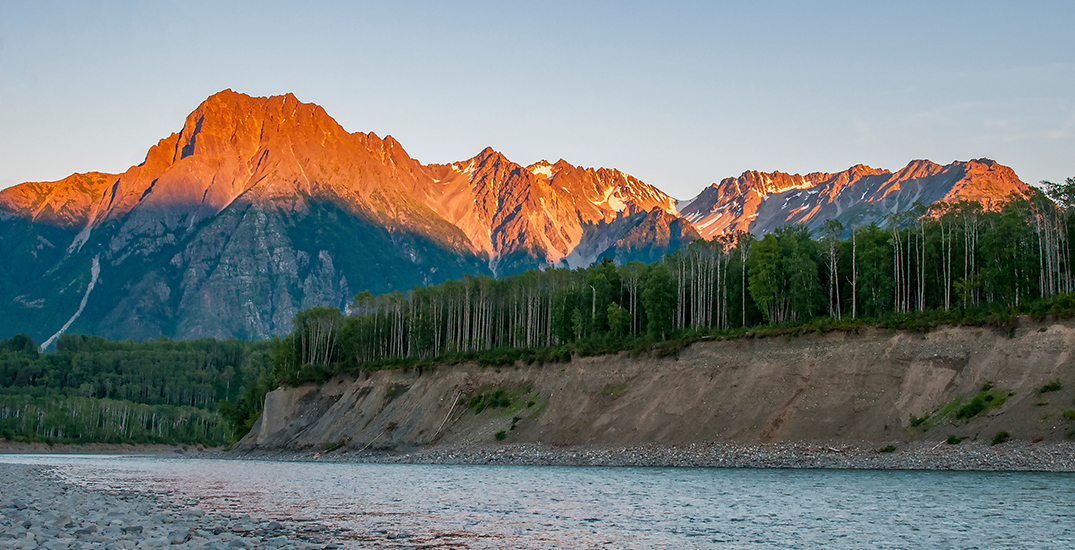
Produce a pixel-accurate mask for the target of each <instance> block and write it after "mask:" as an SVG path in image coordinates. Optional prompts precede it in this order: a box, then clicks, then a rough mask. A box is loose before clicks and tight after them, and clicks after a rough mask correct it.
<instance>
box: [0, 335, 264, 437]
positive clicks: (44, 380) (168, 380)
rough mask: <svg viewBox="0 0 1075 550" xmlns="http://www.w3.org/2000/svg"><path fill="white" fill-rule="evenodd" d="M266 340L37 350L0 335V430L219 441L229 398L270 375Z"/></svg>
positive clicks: (65, 345) (81, 341) (92, 341)
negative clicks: (50, 351)
mask: <svg viewBox="0 0 1075 550" xmlns="http://www.w3.org/2000/svg"><path fill="white" fill-rule="evenodd" d="M272 345H273V344H272V343H271V342H262V343H251V342H244V341H240V340H228V341H225V342H218V341H216V340H211V339H205V340H196V341H190V342H178V341H171V340H167V339H160V340H155V341H147V342H133V341H123V342H110V341H108V340H105V339H103V338H99V337H95V336H74V335H63V336H61V337H60V339H59V341H58V343H57V346H56V351H54V352H52V353H40V352H39V350H38V346H37V344H36V343H34V342H33V341H32V340H31V339H30V338H28V337H26V336H21V335H20V336H15V337H14V338H11V339H9V340H0V437H3V438H5V439H12V440H24V441H50V442H52V441H60V442H110V443H119V442H125V443H185V444H203V445H220V444H222V443H224V442H225V441H226V440H227V439H228V438H229V437H230V436H231V435H232V434H233V433H234V426H233V425H231V424H229V423H228V422H227V421H226V420H228V419H229V418H230V417H229V415H230V414H234V412H233V411H234V409H235V407H234V405H232V403H234V402H237V401H239V398H240V397H241V396H242V395H243V394H244V393H245V392H246V391H247V388H248V387H255V386H256V382H257V381H258V380H259V379H261V378H265V377H268V373H269V372H270V371H271V354H270V353H269V352H270V350H271V347H272ZM225 417H228V418H225Z"/></svg>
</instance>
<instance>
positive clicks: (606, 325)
mask: <svg viewBox="0 0 1075 550" xmlns="http://www.w3.org/2000/svg"><path fill="white" fill-rule="evenodd" d="M990 206H991V208H986V207H984V206H983V205H982V204H980V203H977V202H967V201H964V202H959V203H935V204H933V205H930V206H929V207H925V206H921V205H918V206H916V208H915V209H914V210H912V211H908V212H899V213H894V214H891V215H890V216H888V218H887V219H886V222H885V224H883V225H879V224H868V225H854V224H850V225H847V226H845V225H843V224H841V223H839V222H837V221H835V220H830V221H828V222H827V223H825V225H824V226H823V227H822V228H821V230H820V231H818V232H817V234H814V235H811V233H810V232H809V231H808V230H807V228H805V227H803V226H785V227H782V228H780V229H778V230H777V231H775V232H774V233H771V234H767V235H764V236H763V237H761V238H757V237H755V236H753V235H750V234H748V233H744V232H740V233H737V234H732V235H725V236H720V237H716V238H714V239H712V240H697V241H694V242H693V243H691V244H690V245H689V246H687V247H684V248H682V249H680V250H679V251H677V252H675V253H673V254H670V255H668V256H666V257H665V259H664V260H663V261H660V262H656V263H653V264H649V265H644V264H641V263H637V262H633V263H628V264H626V265H619V266H617V265H615V264H613V263H612V262H611V261H609V260H607V259H605V260H602V261H600V262H597V263H595V264H593V265H591V266H590V267H588V268H580V269H575V270H569V269H559V268H557V269H545V270H534V271H528V272H524V273H521V274H518V275H512V276H509V277H503V278H499V279H493V278H489V277H467V278H464V279H463V280H459V281H449V282H446V283H443V284H440V285H436V286H430V287H425V288H415V289H413V290H411V291H409V292H408V293H406V294H404V293H402V292H398V291H397V292H394V293H391V294H386V295H381V296H373V295H371V294H369V293H362V294H359V295H358V296H356V297H355V301H354V304H353V306H352V307H351V308H350V311H349V312H348V313H349V314H348V315H344V314H343V313H341V312H340V311H339V310H336V309H334V308H323V307H321V308H312V309H309V310H306V311H303V312H301V313H300V314H299V315H297V316H296V317H295V320H294V330H293V332H292V333H291V334H290V335H289V336H288V337H287V338H286V339H284V340H282V341H281V342H280V343H279V344H278V345H277V346H276V347H275V348H274V355H275V362H274V365H275V369H276V370H275V372H274V375H273V378H274V379H275V380H278V381H282V382H286V383H289V384H298V383H303V382H311V381H313V382H319V381H323V380H325V379H327V378H328V377H330V376H332V375H333V374H335V373H338V372H341V371H348V370H356V369H375V368H394V367H418V368H423V367H429V366H433V365H436V364H444V363H447V364H451V363H456V362H461V361H478V362H479V363H481V364H486V365H503V364H509V363H512V362H514V361H517V360H525V361H539V362H556V361H566V360H569V359H570V357H571V356H572V355H573V354H580V355H595V354H605V353H615V352H619V351H624V350H628V351H631V352H635V353H638V352H644V351H655V352H657V353H666V354H667V353H676V352H677V351H678V349H680V348H682V347H683V346H685V345H687V344H689V343H691V342H694V341H698V340H701V339H712V338H729V337H744V336H754V335H758V334H762V333H766V332H769V333H772V332H777V333H783V332H787V333H798V332H802V331H805V330H811V331H821V332H823V331H828V330H854V328H855V327H857V326H862V325H882V326H886V327H891V328H904V329H912V330H929V329H931V328H933V327H936V326H937V325H940V324H994V325H1006V324H1009V323H1010V322H1011V321H1012V320H1013V319H1014V318H1015V316H1016V315H1020V314H1031V315H1038V316H1044V315H1049V314H1052V315H1062V316H1068V315H1070V314H1071V313H1072V312H1073V311H1075V299H1073V294H1072V292H1073V291H1075V278H1073V274H1072V267H1071V256H1072V242H1071V239H1070V238H1069V236H1070V235H1071V234H1072V231H1073V230H1075V216H1073V214H1075V178H1069V179H1068V180H1067V181H1066V182H1065V183H1063V184H1051V183H1048V182H1046V183H1045V191H1044V192H1041V191H1037V190H1033V191H1031V193H1030V194H1028V195H1025V196H1023V195H1013V196H1011V197H1008V198H1007V199H1006V200H1005V201H1003V202H1002V203H1000V204H993V205H990ZM251 398H252V402H251V404H253V403H254V402H258V398H257V392H254V395H251ZM248 410H249V411H250V412H251V414H255V415H256V411H255V409H254V407H249V408H248ZM248 423H249V421H248Z"/></svg>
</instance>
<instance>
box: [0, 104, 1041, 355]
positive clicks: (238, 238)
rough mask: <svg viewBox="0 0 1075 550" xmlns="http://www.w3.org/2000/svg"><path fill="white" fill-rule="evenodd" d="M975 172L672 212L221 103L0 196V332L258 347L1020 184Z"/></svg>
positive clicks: (979, 166) (587, 183)
mask: <svg viewBox="0 0 1075 550" xmlns="http://www.w3.org/2000/svg"><path fill="white" fill-rule="evenodd" d="M1025 188H1026V186H1025V185H1024V184H1022V182H1020V181H1019V179H1018V178H1017V177H1016V176H1015V174H1014V173H1013V172H1012V171H1011V169H1009V168H1007V167H1004V166H1001V165H999V164H997V163H995V162H993V161H988V160H979V161H970V162H956V163H953V164H950V165H948V166H939V165H936V164H933V163H930V162H928V161H915V162H913V163H911V164H910V165H908V166H907V167H906V168H904V169H903V170H900V171H899V172H896V173H895V174H892V173H889V172H886V171H882V170H875V169H871V168H868V167H865V166H855V167H852V168H851V169H849V170H847V171H845V172H841V173H838V174H820V173H819V174H808V175H806V176H790V175H787V174H781V173H771V174H763V173H758V172H747V173H745V174H743V175H742V176H740V177H739V178H734V179H733V178H729V179H726V180H724V181H722V182H721V183H719V184H714V185H713V186H711V187H709V188H707V189H705V190H704V191H703V192H702V193H701V194H700V195H699V196H698V197H696V198H695V199H694V200H692V201H691V202H690V203H689V205H687V206H683V205H679V206H682V211H679V210H677V204H678V203H677V201H676V200H674V199H673V198H671V197H669V196H668V195H667V194H665V193H663V192H661V191H660V190H659V189H657V188H656V187H653V186H651V185H648V184H646V183H644V182H642V181H639V180H638V179H637V178H635V177H633V176H630V175H628V174H625V173H623V172H620V171H619V170H614V169H606V168H601V169H593V168H582V167H578V166H573V165H571V164H570V163H568V162H566V161H564V160H559V161H557V162H556V163H550V162H547V161H541V162H537V163H535V164H532V165H530V166H522V165H520V164H517V163H515V162H512V161H511V160H509V159H507V158H506V157H505V156H504V155H502V154H500V153H498V152H496V151H494V150H493V149H492V148H487V149H485V150H483V151H481V152H480V153H478V155H476V156H475V157H473V158H471V159H467V160H464V161H459V162H455V163H450V164H440V165H423V164H421V163H419V162H418V161H416V160H414V159H412V158H411V157H410V156H409V155H408V154H407V152H406V151H405V150H404V149H403V147H402V145H400V144H399V143H398V142H397V141H396V140H395V139H393V138H392V137H391V136H387V137H384V138H381V137H379V136H377V135H375V134H373V133H368V134H366V133H361V132H356V133H349V132H347V131H346V130H344V129H343V127H341V126H340V125H339V124H337V123H336V121H335V120H333V119H332V118H331V117H330V116H329V115H328V114H327V113H326V112H325V111H324V109H322V108H321V107H319V106H317V105H313V104H309V103H302V102H300V101H299V100H298V99H296V98H295V96H293V95H291V94H288V95H284V96H274V97H268V98H264V97H260V98H259V97H250V96H247V95H243V94H239V93H235V92H232V91H231V90H225V91H223V92H220V93H218V94H215V95H213V96H212V97H210V98H209V99H207V100H206V101H205V102H204V103H202V104H201V105H200V106H198V108H197V109H195V110H194V112H192V113H191V114H190V115H189V116H188V117H187V119H186V121H185V123H184V124H183V128H182V129H181V130H180V131H179V132H177V133H174V134H172V135H170V136H168V137H166V138H164V139H162V140H160V142H158V143H157V144H156V145H155V146H153V147H151V148H150V149H149V152H148V153H147V154H146V159H145V161H144V162H143V163H141V164H139V165H138V166H133V167H131V168H130V169H128V170H127V171H126V172H124V173H122V174H103V173H97V172H90V173H86V174H74V175H72V176H70V177H68V178H65V179H63V180H61V181H58V182H42V183H24V184H22V185H18V186H15V187H12V188H9V189H5V190H3V191H0V336H2V335H11V334H14V333H18V332H25V333H28V334H30V335H31V336H33V337H34V338H35V339H36V340H38V341H43V340H45V339H46V338H48V337H49V336H51V335H52V334H53V333H54V332H55V331H56V330H57V329H58V328H59V327H61V326H63V325H64V323H65V321H67V320H68V319H70V317H71V315H72V314H73V312H75V311H77V310H78V308H79V306H80V302H81V300H82V298H83V297H84V296H86V290H87V288H89V281H90V279H91V266H92V265H93V260H94V258H97V259H98V260H99V280H98V282H97V284H96V285H95V286H94V288H93V291H92V292H91V293H90V295H89V297H88V298H87V304H86V307H85V308H84V309H83V311H82V313H81V315H80V316H79V318H78V319H76V320H75V321H74V322H73V324H72V325H71V327H70V330H72V331H76V332H81V333H93V334H100V335H103V336H107V337H111V338H139V339H141V338H155V337H157V336H161V335H165V336H169V337H174V338H198V337H208V336H211V337H217V338H227V337H241V338H267V337H271V336H273V335H283V334H286V333H287V332H289V331H290V322H291V318H292V317H293V316H294V314H295V313H296V312H297V311H299V310H300V309H303V308H307V307H310V306H314V305H332V306H335V307H340V308H343V309H346V307H347V306H348V304H349V302H350V300H351V298H352V297H353V296H354V295H355V294H356V293H358V292H361V291H364V290H369V291H371V292H373V293H375V294H377V293H383V292H391V291H394V290H402V291H406V290H408V289H410V288H412V287H414V286H417V285H427V284H430V283H437V282H440V281H444V280H448V279H455V278H460V277H462V276H463V275H465V274H470V275H479V274H489V275H506V274H510V273H515V272H519V271H522V270H525V269H531V268H542V267H549V266H562V267H577V266H584V265H588V264H589V263H591V262H593V261H596V260H598V259H600V258H606V257H607V258H612V259H614V260H615V261H617V262H627V261H632V260H641V261H654V260H658V259H660V258H661V257H663V255H664V254H666V253H668V252H670V251H673V250H675V249H677V248H679V247H680V246H682V245H683V244H686V243H688V242H690V241H691V240H693V239H696V238H698V237H699V236H705V237H709V236H712V235H716V234H719V233H722V232H726V231H731V230H736V229H747V230H751V231H753V232H755V233H756V234H760V233H764V232H766V231H769V230H771V229H773V228H775V227H777V226H779V225H782V224H784V223H796V222H802V223H807V224H808V225H810V226H811V227H815V226H817V225H819V224H820V223H822V221H823V220H824V219H827V218H833V217H835V218H837V219H840V220H843V221H854V222H856V223H867V222H869V221H876V220H878V219H880V217H881V216H882V215H883V214H885V213H888V212H894V211H898V210H902V209H906V208H908V207H909V206H910V205H912V204H913V203H914V202H915V201H920V202H922V203H924V204H929V203H931V202H933V201H936V200H942V199H943V200H957V199H975V200H982V201H984V202H986V203H990V202H991V201H995V200H999V199H1001V198H1003V197H1005V196H1007V195H1008V194H1009V193H1010V192H1012V191H1018V190H1023V189H1025Z"/></svg>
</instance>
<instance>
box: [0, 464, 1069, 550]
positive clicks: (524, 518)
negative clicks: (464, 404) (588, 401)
mask: <svg viewBox="0 0 1075 550" xmlns="http://www.w3.org/2000/svg"><path fill="white" fill-rule="evenodd" d="M0 461H2V462H20V463H35V464H49V465H56V466H58V467H59V471H60V472H61V473H62V474H63V475H64V476H65V477H66V478H68V479H69V480H71V481H75V482H77V483H82V484H86V485H89V486H105V487H112V488H118V489H127V490H135V491H145V492H155V493H165V494H168V495H171V496H172V497H173V498H175V499H177V500H179V501H182V502H197V503H199V505H200V506H202V507H203V508H205V509H207V510H213V511H220V512H229V513H247V514H250V515H252V516H255V517H266V518H274V519H287V518H310V519H313V520H317V521H319V522H322V523H325V524H328V525H331V526H333V527H337V528H343V529H350V530H352V531H351V532H352V533H353V536H349V537H348V538H347V539H345V540H343V541H341V542H342V545H343V546H344V547H363V548H364V547H377V548H395V547H415V548H423V547H424V548H639V549H641V548H669V549H671V548H676V549H680V548H686V549H690V548H1072V547H1075V475H1072V474H1039V473H977V472H899V471H868V470H867V471H846V470H732V469H686V468H596V467H533V466H423V465H370V464H317V463H285V462H240V461H225V460H192V459H161V458H143V457H62V456H33V457H31V456H18V455H6V456H2V455H0ZM389 534H391V536H392V537H393V538H389ZM397 534H403V535H405V536H406V537H407V538H395V537H396V536H397Z"/></svg>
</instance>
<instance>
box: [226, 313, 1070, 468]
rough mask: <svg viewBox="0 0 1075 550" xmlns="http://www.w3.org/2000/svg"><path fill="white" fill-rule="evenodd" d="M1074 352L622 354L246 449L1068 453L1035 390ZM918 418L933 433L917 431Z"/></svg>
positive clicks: (1013, 342)
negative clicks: (973, 408)
mask: <svg viewBox="0 0 1075 550" xmlns="http://www.w3.org/2000/svg"><path fill="white" fill-rule="evenodd" d="M1073 345H1075V327H1073V326H1072V325H1071V323H1062V324H1061V323H1044V324H1042V323H1037V322H1034V321H1032V320H1030V319H1022V320H1021V322H1020V324H1019V326H1017V327H1005V328H1003V329H990V328H975V327H954V328H953V327H947V328H942V329H938V330H936V331H934V332H932V333H929V334H926V335H923V334H921V333H907V332H891V331H887V330H883V329H864V330H863V331H862V332H861V333H860V334H847V333H830V334H826V335H814V334H810V335H804V336H799V337H795V338H790V339H788V338H784V337H777V338H771V339H760V340H759V339H742V340H734V341H727V342H703V343H698V344H694V345H692V346H690V347H689V348H687V349H685V350H683V351H682V352H681V353H680V356H679V357H678V358H677V359H673V358H663V359H658V358H647V357H627V356H626V355H624V354H621V355H619V356H608V357H588V358H575V359H573V360H572V361H571V362H570V363H569V364H566V365H565V364H554V365H545V366H538V365H524V364H521V363H520V364H518V365H515V366H513V367H506V368H500V369H489V368H485V369H482V368H479V367H478V366H476V365H460V366H455V367H440V368H438V369H436V370H433V371H430V370H429V369H426V370H425V371H423V372H417V371H411V372H400V371H380V372H376V373H372V374H366V375H363V376H360V377H359V378H358V380H355V379H354V378H343V377H341V378H338V379H336V380H333V381H332V382H330V383H326V384H325V385H322V386H312V385H311V386H302V387H298V388H281V389H278V390H275V391H273V392H270V393H269V395H268V396H267V397H266V400H265V411H264V413H263V414H262V416H261V418H260V419H259V420H258V422H257V423H256V424H255V426H254V428H253V430H252V431H251V432H250V433H249V434H248V435H247V436H246V437H245V438H244V439H243V440H242V441H241V442H240V444H239V446H238V447H239V448H240V449H246V450H252V449H262V450H279V449H289V450H306V449H312V450H316V449H319V448H320V447H321V444H322V443H325V442H343V443H344V444H345V445H346V448H347V449H349V450H353V451H357V450H360V449H364V448H367V449H375V450H379V449H383V450H395V451H404V450H410V449H414V448H420V447H436V446H444V447H449V448H451V447H452V446H455V445H491V444H496V440H495V439H494V434H495V433H496V432H498V431H501V430H503V431H505V432H506V433H507V438H506V439H505V442H507V443H537V442H540V443H544V444H548V445H603V446H624V445H638V444H646V443H664V444H678V445H687V444H693V443H697V444H704V443H709V442H733V443H745V444H755V443H773V442H816V443H826V444H840V443H866V444H868V445H869V444H878V443H881V442H891V441H900V440H902V441H908V440H912V439H919V438H925V439H932V440H935V441H944V439H945V438H946V437H947V436H948V435H950V434H958V435H959V436H960V437H965V438H974V439H977V440H979V441H982V442H986V443H988V442H989V440H990V438H992V437H993V435H994V434H995V433H997V432H998V431H1000V430H1004V431H1008V432H1010V433H1011V434H1012V436H1013V437H1014V438H1016V439H1021V440H1025V441H1032V440H1038V439H1039V438H1042V439H1045V440H1047V441H1062V440H1064V439H1066V438H1068V437H1069V434H1070V433H1071V428H1072V427H1071V423H1070V422H1068V421H1066V420H1064V417H1063V412H1064V411H1065V410H1067V409H1070V408H1071V401H1072V396H1073V395H1075V389H1072V388H1068V387H1067V385H1066V384H1065V385H1064V387H1063V389H1062V390H1061V391H1058V392H1056V393H1049V394H1041V393H1039V389H1040V388H1041V387H1042V386H1043V385H1044V384H1045V383H1046V382H1048V381H1050V380H1054V379H1060V380H1070V379H1071V378H1072V376H1075V363H1073V362H1072V361H1071V357H1070V353H1069V350H1070V349H1072V346H1073ZM987 384H988V385H989V386H991V390H990V392H991V393H990V395H991V396H996V398H995V399H993V398H992V397H990V398H991V399H993V401H990V402H995V403H994V404H997V405H998V406H992V405H989V406H987V407H986V408H985V409H984V410H983V411H982V412H981V414H979V415H977V416H973V417H972V418H969V419H960V418H958V417H957V415H956V411H957V410H958V408H959V406H960V405H965V404H967V403H969V402H971V401H972V399H973V397H974V396H975V395H977V394H979V393H980V392H981V391H982V388H983V387H985V386H986V385H987ZM497 389H504V390H505V395H508V396H509V400H510V401H511V403H510V404H509V405H508V406H507V407H505V408H488V409H484V410H480V411H479V412H478V413H477V414H475V410H474V409H468V408H467V405H468V403H469V402H470V400H471V399H472V398H473V397H475V396H479V395H482V394H485V395H488V394H491V393H493V392H495V391H496V390H497ZM512 395H514V397H510V396H512ZM957 400H958V401H957ZM912 417H917V418H922V419H923V421H922V422H921V424H919V425H917V426H915V425H912ZM515 418H518V420H514V419H515ZM513 425H514V428H512V426H513Z"/></svg>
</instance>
